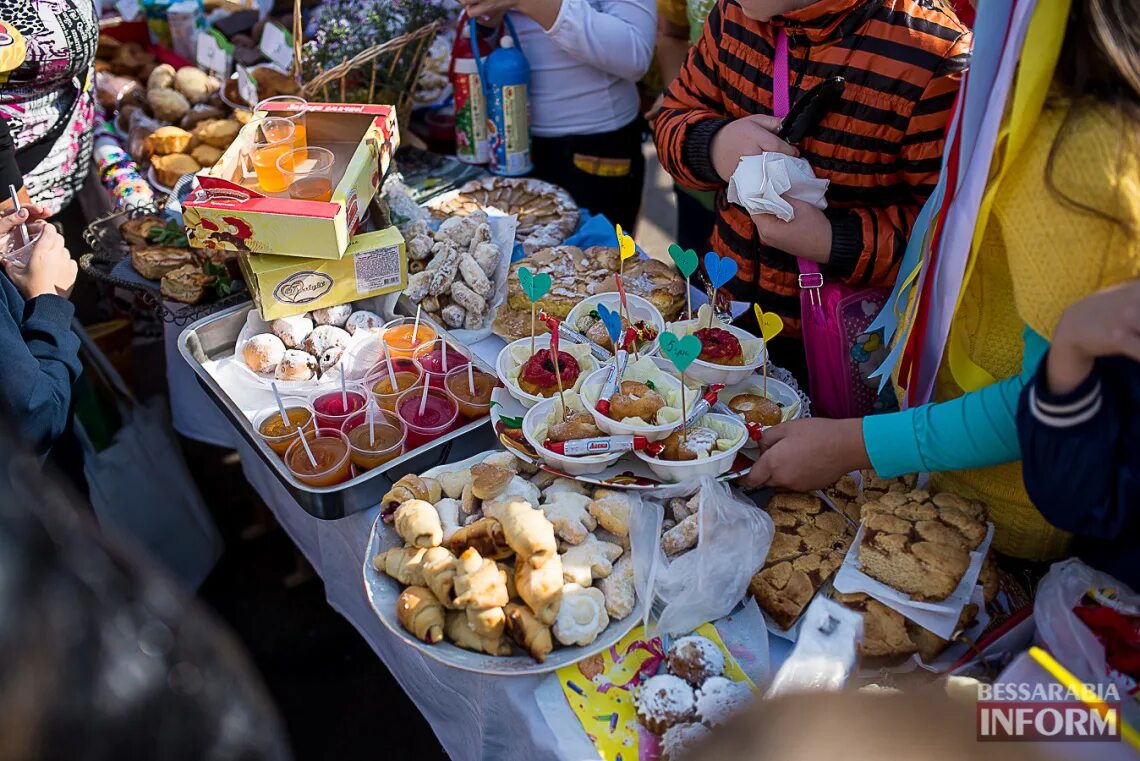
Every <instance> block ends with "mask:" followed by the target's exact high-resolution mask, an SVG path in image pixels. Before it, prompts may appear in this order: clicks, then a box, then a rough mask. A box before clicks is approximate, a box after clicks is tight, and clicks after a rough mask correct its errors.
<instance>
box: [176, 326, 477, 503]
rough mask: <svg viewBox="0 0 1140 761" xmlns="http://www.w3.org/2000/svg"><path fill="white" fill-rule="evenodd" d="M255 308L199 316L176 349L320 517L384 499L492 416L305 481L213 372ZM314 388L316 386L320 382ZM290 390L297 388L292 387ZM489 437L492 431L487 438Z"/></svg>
mask: <svg viewBox="0 0 1140 761" xmlns="http://www.w3.org/2000/svg"><path fill="white" fill-rule="evenodd" d="M251 309H253V305H252V304H248V303H247V304H239V305H237V306H233V307H230V308H228V309H225V310H223V311H221V312H218V313H216V314H212V315H209V316H207V317H204V318H202V319H200V320H198V321H197V322H195V323H193V324H192V325H190V326H188V327H187V328H186V329H185V330H183V331H182V334H181V335H180V336H179V337H178V350H179V352H180V353H181V354H182V358H183V359H184V360H185V361H186V362H187V364H189V365H190V367H191V368H192V369H193V370H194V374H195V375H196V376H197V378H198V383H199V385H201V386H202V388H203V389H205V391H206V394H207V396H209V397H210V399H211V400H212V401H213V402H214V404H216V405H217V406H218V408H219V409H220V410H221V411H222V413H223V414H224V415H225V416H226V417H227V418H228V419H229V420H230V422H231V423H233V425H234V427H235V428H236V429H237V430H238V432H239V433H240V434H241V435H242V437H243V438H244V439H245V441H246V442H247V443H248V444H249V445H250V446H251V447H252V449H253V450H254V451H255V452H256V453H257V455H258V457H260V458H261V460H262V461H263V462H264V463H265V464H266V465H267V466H268V467H269V469H270V470H271V471H272V472H273V474H274V475H275V476H276V477H277V480H278V481H279V482H280V483H281V486H282V487H283V488H284V489H285V490H286V491H287V492H289V494H290V495H291V496H292V497H293V498H294V499H295V500H297V502H298V504H300V505H301V507H302V508H304V510H305V511H306V512H308V513H309V514H310V515H312V516H314V517H316V518H320V519H322V520H336V519H338V518H343V517H344V516H346V515H351V514H353V513H356V512H360V511H362V510H367V509H369V508H370V507H372V506H374V505H376V504H377V503H378V502H379V501H380V498H381V497H383V496H384V494H385V493H386V492H387V491H388V489H389V488H390V487H391V485H392V481H394V480H395V479H397V478H399V476H400V475H402V474H404V473H406V472H409V470H411V471H412V472H415V469H416V468H426V467H431V465H432V464H433V460H438V459H440V458H441V457H444V456H446V454H447V453H448V451H449V447H450V445H451V444H452V442H454V441H455V440H456V439H459V438H460V437H463V436H467V435H468V434H472V433H476V432H478V431H479V430H480V429H481V428H483V426H484V425H485V424H486V423H487V422H489V421H490V416H489V415H483V416H482V417H479V418H475V419H473V420H471V421H470V422H466V423H464V422H463V421H462V420H460V421H459V422H458V423H457V424H456V425H457V427H455V428H453V429H451V430H449V431H446V432H445V433H442V434H439V435H438V436H436V437H434V438H432V439H430V440H429V441H427V442H425V443H423V444H422V445H420V446H417V447H416V448H414V449H410V450H407V451H405V452H404V453H403V454H401V455H399V456H398V457H396V458H394V459H392V460H389V461H387V462H384V463H382V464H380V465H378V466H376V467H374V468H372V469H371V470H367V471H364V472H361V473H358V472H357V471H356V470H355V466H353V467H354V470H353V477H352V478H350V479H349V480H347V481H345V482H343V483H339V484H336V485H334V486H310V485H307V484H305V483H302V482H301V481H299V480H297V478H296V477H295V476H294V475H293V474H292V473H290V472H289V469H288V468H287V467H286V466H285V463H284V461H283V460H282V458H281V456H280V455H278V454H277V453H276V452H274V451H273V449H271V448H270V447H269V445H268V444H266V442H265V440H264V439H263V438H262V437H261V436H260V435H259V434H258V432H257V431H256V430H255V429H254V426H253V422H252V420H251V417H250V416H251V415H252V414H253V412H254V411H253V410H243V409H242V408H241V407H240V406H239V405H238V404H237V403H236V402H235V401H234V400H233V399H232V398H231V397H230V395H229V394H228V393H227V392H226V391H225V389H224V388H223V387H222V385H221V383H219V381H218V379H217V378H216V377H215V376H214V374H213V373H212V372H211V368H212V366H213V365H214V364H215V361H216V360H222V359H226V358H232V357H233V356H234V353H235V347H236V345H237V339H238V335H239V333H241V330H242V327H243V326H245V324H246V320H247V316H248V314H249V312H250V310H251ZM423 324H424V325H427V326H429V327H430V328H431V329H432V330H434V331H435V334H436V335H437V336H438V337H440V338H443V339H446V341H447V343H448V354H449V356H451V355H452V353H453V352H454V353H460V354H463V355H464V356H465V357H466V358H467V361H468V362H469V363H470V364H471V365H472V366H473V367H474V368H475V369H476V370H479V371H480V372H482V373H485V374H488V375H491V376H492V377H493V376H494V375H495V371H494V369H493V368H491V367H490V366H489V365H487V364H486V363H485V362H483V360H481V359H480V358H479V357H478V356H476V355H475V354H474V353H473V352H471V351H470V350H469V349H468V348H467V347H466V346H463V345H462V344H460V343H458V342H457V341H455V340H454V339H453V338H452V336H451V334H450V333H448V332H447V330H446V329H445V328H443V327H442V326H441V325H438V324H436V323H433V322H432V321H430V320H428V319H424V321H423ZM313 388H317V386H314V387H313ZM289 393H298V392H292V391H291V392H289ZM490 440H491V438H490V434H489V433H488V441H490ZM389 472H391V473H392V474H393V477H392V478H389V476H388V474H389Z"/></svg>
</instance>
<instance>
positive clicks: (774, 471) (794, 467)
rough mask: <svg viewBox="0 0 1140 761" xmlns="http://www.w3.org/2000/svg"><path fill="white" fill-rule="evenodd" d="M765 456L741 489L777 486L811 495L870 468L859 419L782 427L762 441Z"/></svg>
mask: <svg viewBox="0 0 1140 761" xmlns="http://www.w3.org/2000/svg"><path fill="white" fill-rule="evenodd" d="M760 446H761V447H763V448H764V453H763V454H762V455H760V459H759V460H757V461H756V464H755V465H753V466H752V469H751V470H750V471H748V473H747V474H746V475H745V476H744V477H743V478H741V479H740V483H741V485H742V486H755V487H759V486H778V487H782V488H785V489H795V490H796V491H811V490H813V489H822V488H824V487H825V486H830V485H831V484H833V483H835V482H836V481H838V480H839V478H840V477H841V476H842V475H843V474H844V473H850V472H851V471H853V470H858V469H859V468H866V467H869V466H870V462H869V460H868V459H867V449H866V447H865V446H864V445H863V421H862V419H860V418H851V419H848V420H828V419H826V418H805V419H803V420H792V421H790V422H787V423H780V424H779V425H776V426H773V427H771V428H769V429H767V430H765V431H764V435H763V436H762V437H761V438H760Z"/></svg>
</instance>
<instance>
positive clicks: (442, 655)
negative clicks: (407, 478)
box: [363, 389, 643, 676]
mask: <svg viewBox="0 0 1140 761" xmlns="http://www.w3.org/2000/svg"><path fill="white" fill-rule="evenodd" d="M495 391H496V392H498V391H502V392H503V395H504V396H509V395H508V394H506V392H505V391H504V390H503V389H495ZM519 406H520V407H521V405H519ZM491 454H494V453H493V452H484V453H482V454H478V455H475V456H474V457H470V458H468V459H466V460H463V461H462V462H455V463H448V464H447V465H440V466H438V467H435V468H432V469H431V470H427V471H424V472H423V473H421V474H420V475H422V476H425V477H431V476H435V475H438V474H439V473H445V472H448V471H452V470H462V469H463V468H466V467H470V466H471V465H474V464H475V463H477V462H481V461H482V460H483V459H484V458H486V457H488V456H490V455H491ZM402 545H403V541H402V540H401V539H400V537H399V536H398V535H397V534H396V530H395V529H394V528H392V527H391V526H389V525H388V524H386V523H384V521H383V519H381V518H380V517H379V516H377V517H376V523H374V524H373V525H372V532H371V534H370V535H369V537H368V549H367V550H366V551H365V554H364V569H363V573H364V592H365V594H366V595H367V597H368V602H369V604H370V605H371V606H372V610H373V611H375V612H376V616H377V617H378V618H379V619H380V623H382V624H384V626H385V627H387V629H388V630H389V631H391V632H392V633H393V634H394V635H396V636H397V637H398V638H399V639H400V640H402V641H403V642H404V643H405V644H407V645H410V646H411V647H414V648H415V649H416V650H419V651H420V652H421V653H423V654H424V655H426V656H427V657H428V658H431V659H432V660H434V661H439V662H440V663H442V664H444V665H446V666H450V667H452V668H456V669H459V670H461V671H472V672H475V673H477V674H495V675H496V676H523V675H527V674H546V673H549V672H551V671H557V670H558V669H560V668H562V667H563V666H571V665H573V664H575V663H577V662H578V661H581V660H583V659H585V658H589V657H590V656H592V655H596V654H597V653H600V652H602V651H604V650H608V649H609V648H610V647H612V646H614V645H616V644H617V643H618V642H620V641H621V639H622V638H623V637H624V636H625V635H627V634H629V632H630V631H631V630H632V629H633V627H635V626H637V624H638V622H640V621H641V618H642V615H643V605H642V602H641V600H638V601H637V605H636V606H635V607H634V609H633V612H632V613H630V614H629V615H628V616H626V617H625V618H623V619H622V620H620V621H614V620H612V619H611V620H610V625H609V626H607V627H606V630H605V631H603V632H602V633H601V634H599V635H598V638H597V639H595V640H594V641H593V642H591V643H590V644H589V645H586V646H585V647H565V646H561V645H560V646H557V647H556V648H555V649H554V650H553V651H551V652H550V654H549V655H547V656H546V662H545V663H538V662H536V661H535V660H534V659H533V658H531V657H530V656H529V655H527V654H526V653H524V652H522V651H521V650H519V649H518V648H517V647H516V648H515V652H516V653H517V654H516V655H512V656H509V657H501V656H495V655H486V654H485V653H476V652H472V651H471V650H464V649H463V648H461V647H457V646H456V645H453V644H451V643H450V642H448V641H447V640H443V641H442V642H438V643H436V644H434V645H429V644H427V643H426V642H422V641H420V640H419V639H417V638H416V637H414V636H412V634H411V633H410V632H408V631H407V630H406V629H404V627H402V626H400V622H399V621H398V620H397V619H396V599H397V598H398V597H399V596H400V593H401V592H402V591H403V590H404V585H403V584H401V583H400V582H398V581H396V580H395V579H393V578H392V577H391V576H389V575H388V574H386V573H381V572H380V571H377V570H376V569H375V568H373V567H372V558H374V557H376V555H378V554H379V553H381V552H383V551H384V550H386V549H389V548H390V547H399V546H402Z"/></svg>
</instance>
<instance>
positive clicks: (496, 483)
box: [471, 462, 515, 500]
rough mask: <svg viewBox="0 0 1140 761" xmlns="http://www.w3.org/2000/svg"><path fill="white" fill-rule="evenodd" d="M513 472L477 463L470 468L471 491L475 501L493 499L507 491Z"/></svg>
mask: <svg viewBox="0 0 1140 761" xmlns="http://www.w3.org/2000/svg"><path fill="white" fill-rule="evenodd" d="M514 476H515V474H514V471H512V470H508V469H507V468H501V467H498V466H496V465H487V464H486V463H482V462H481V463H479V464H478V465H472V466H471V477H472V484H471V485H472V491H473V493H474V495H475V498H476V499H482V500H488V499H495V498H496V497H498V496H499V495H500V494H502V493H503V492H505V491H506V490H507V485H508V484H509V483H510V482H511V479H512V478H514Z"/></svg>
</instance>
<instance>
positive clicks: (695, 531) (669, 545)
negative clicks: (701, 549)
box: [661, 513, 701, 556]
mask: <svg viewBox="0 0 1140 761" xmlns="http://www.w3.org/2000/svg"><path fill="white" fill-rule="evenodd" d="M700 530H701V517H700V513H693V514H692V515H690V516H688V517H687V518H685V519H684V520H683V521H681V522H680V523H678V524H677V525H676V526H674V527H673V528H671V529H669V530H668V531H666V532H665V533H664V534H663V535H662V536H661V550H662V551H663V552H664V553H665V554H666V555H669V556H673V555H677V554H679V553H682V552H684V551H685V550H687V549H690V548H692V547H696V546H697V538H698V536H699V535H700Z"/></svg>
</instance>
